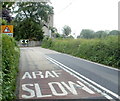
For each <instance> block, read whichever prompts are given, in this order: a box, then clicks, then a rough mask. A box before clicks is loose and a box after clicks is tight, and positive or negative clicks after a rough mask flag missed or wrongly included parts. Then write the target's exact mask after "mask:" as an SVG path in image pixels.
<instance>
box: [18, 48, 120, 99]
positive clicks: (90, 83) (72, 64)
mask: <svg viewBox="0 0 120 101" xmlns="http://www.w3.org/2000/svg"><path fill="white" fill-rule="evenodd" d="M46 70H48V71H52V72H46ZM35 71H37V72H35ZM38 71H43V74H44V76H43V75H42V74H41V75H40V72H38ZM58 71H61V72H60V73H58ZM54 72H55V73H56V74H55V73H54ZM38 73H39V74H38ZM52 73H53V74H54V75H52ZM33 74H34V75H33ZM61 74H64V75H61ZM45 75H46V76H45ZM68 75H69V76H68ZM118 75H120V70H117V69H114V68H112V67H108V66H104V65H101V64H96V63H93V62H90V61H87V60H84V59H80V58H76V57H73V56H70V55H67V54H62V53H59V52H55V51H52V50H48V49H43V48H40V47H26V48H21V58H20V88H19V98H20V99H22V98H24V97H25V98H27V97H28V98H32V99H36V98H37V99H38V98H42V97H40V95H39V96H38V93H35V91H36V89H35V88H31V87H32V86H35V87H38V85H37V84H35V85H34V83H35V82H37V83H38V84H41V82H38V77H39V76H40V77H41V78H42V77H43V78H44V79H47V80H48V81H49V80H53V78H54V76H55V77H57V78H58V79H54V80H53V81H54V82H52V83H49V82H51V81H49V82H47V81H46V82H47V83H48V85H50V87H52V88H51V91H54V90H55V88H54V87H55V86H54V87H53V85H52V84H54V83H56V84H57V85H58V86H62V85H64V86H65V87H66V89H68V88H69V89H68V92H69V93H68V92H67V90H66V89H65V90H66V91H64V90H62V89H64V88H63V87H61V90H62V91H63V92H62V93H63V95H65V94H66V98H74V99H78V98H88V99H89V98H95V96H96V98H99V97H100V98H102V97H103V98H107V99H111V98H114V99H119V96H118V92H119V90H118V88H120V83H118V81H119V80H118V79H119V78H118ZM35 77H36V78H35ZM45 77H46V78H45ZM47 77H50V78H47ZM41 78H40V79H41ZM63 78H64V79H63ZM74 78H75V79H74ZM31 79H32V80H31ZM44 79H41V80H40V81H43V82H44V81H45V80H44ZM59 79H60V80H59ZM57 80H58V81H57ZM72 80H73V81H72ZM74 80H76V81H77V80H80V82H82V83H84V84H85V85H86V86H87V87H88V88H89V87H90V89H91V90H93V92H96V93H95V95H94V94H93V95H94V96H93V95H92V96H91V94H87V93H89V92H87V93H85V92H84V91H85V89H82V90H83V91H82V94H83V93H84V94H85V95H84V94H83V96H82V95H81V96H80V95H79V91H75V92H74V93H73V95H74V96H73V95H72V93H71V92H70V89H72V90H75V88H72V87H73V86H72V84H73V82H76V81H74ZM60 81H63V82H60ZM57 82H60V84H59V83H57ZM66 82H68V83H69V84H70V85H71V86H70V85H69V87H68V86H67V83H66ZM26 83H27V85H26ZM29 83H30V84H29ZM65 83H66V85H65ZM77 83H79V82H77ZM61 84H62V85H61ZM79 84H80V83H79ZM81 85H82V84H81ZM77 86H78V85H77ZM27 87H28V88H29V89H28V88H27ZM70 87H71V88H70ZM26 89H27V90H26ZM30 89H35V91H32V90H30ZM56 89H58V88H56ZM86 89H87V88H86ZM47 90H48V92H49V93H50V92H51V91H49V89H48V88H47ZM26 92H27V93H26ZM37 92H39V93H40V91H37ZM44 92H46V91H44ZM80 92H81V91H80ZM91 92H92V91H91ZM57 93H58V92H57V91H56V93H50V94H49V95H48V96H46V97H45V98H47V97H48V99H49V98H50V99H56V98H57V99H59V97H58V96H59V94H61V95H62V93H58V96H56V95H57ZM44 94H46V93H44ZM69 94H71V95H69ZM75 94H76V96H75ZM99 94H100V95H99ZM36 96H37V97H36ZM62 98H63V97H62ZM60 99H61V97H60Z"/></svg>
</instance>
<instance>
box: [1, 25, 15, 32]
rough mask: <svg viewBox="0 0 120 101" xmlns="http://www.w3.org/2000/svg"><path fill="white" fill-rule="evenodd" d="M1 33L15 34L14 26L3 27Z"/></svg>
mask: <svg viewBox="0 0 120 101" xmlns="http://www.w3.org/2000/svg"><path fill="white" fill-rule="evenodd" d="M1 29H2V30H1V31H2V32H1V33H13V25H2V27H1Z"/></svg>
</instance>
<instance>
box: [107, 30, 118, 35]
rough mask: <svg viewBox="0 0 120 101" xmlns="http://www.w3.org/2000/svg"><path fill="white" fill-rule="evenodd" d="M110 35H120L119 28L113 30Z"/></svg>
mask: <svg viewBox="0 0 120 101" xmlns="http://www.w3.org/2000/svg"><path fill="white" fill-rule="evenodd" d="M109 35H120V31H118V30H112V31H111V32H110V33H109Z"/></svg>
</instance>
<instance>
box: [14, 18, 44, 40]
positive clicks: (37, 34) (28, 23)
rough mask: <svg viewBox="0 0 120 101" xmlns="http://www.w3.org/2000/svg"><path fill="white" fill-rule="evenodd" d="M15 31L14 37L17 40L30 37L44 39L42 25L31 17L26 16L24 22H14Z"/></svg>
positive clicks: (31, 38)
mask: <svg viewBox="0 0 120 101" xmlns="http://www.w3.org/2000/svg"><path fill="white" fill-rule="evenodd" d="M14 27H15V32H14V37H15V39H16V40H20V39H30V40H33V39H35V40H42V39H43V31H42V26H41V25H39V24H38V23H35V22H33V21H32V19H30V18H26V19H24V20H23V22H19V23H17V24H14Z"/></svg>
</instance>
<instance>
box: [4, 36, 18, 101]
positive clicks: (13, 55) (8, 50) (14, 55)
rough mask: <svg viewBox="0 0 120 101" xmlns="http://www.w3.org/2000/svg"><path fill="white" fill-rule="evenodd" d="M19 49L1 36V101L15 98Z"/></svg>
mask: <svg viewBox="0 0 120 101" xmlns="http://www.w3.org/2000/svg"><path fill="white" fill-rule="evenodd" d="M18 62H19V47H18V46H17V44H16V42H15V40H14V39H13V38H12V37H10V36H8V35H4V34H3V35H2V78H3V79H2V80H3V81H2V82H3V83H2V101H12V100H13V99H14V98H15V88H16V76H17V72H18Z"/></svg>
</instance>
